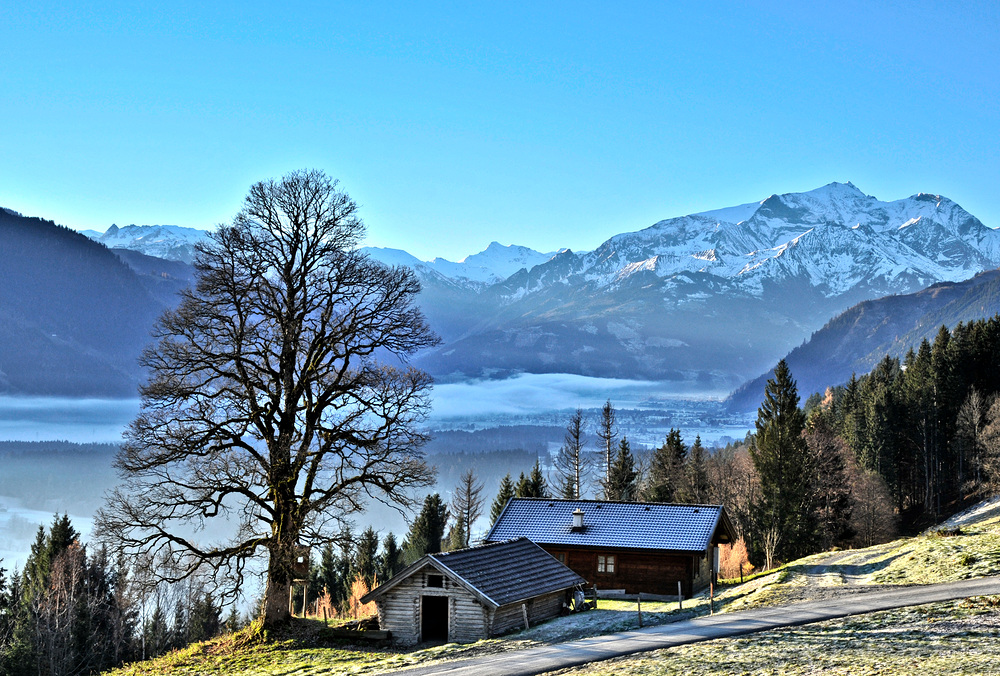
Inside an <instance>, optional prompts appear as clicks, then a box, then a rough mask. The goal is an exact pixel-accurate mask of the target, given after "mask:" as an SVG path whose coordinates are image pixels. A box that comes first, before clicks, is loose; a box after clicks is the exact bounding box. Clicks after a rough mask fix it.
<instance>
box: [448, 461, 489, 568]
mask: <svg viewBox="0 0 1000 676" xmlns="http://www.w3.org/2000/svg"><path fill="white" fill-rule="evenodd" d="M483 502H484V501H483V484H482V482H480V481H479V480H478V479H477V478H476V473H475V472H473V471H472V470H471V469H470V470H468V471H466V472H464V473H463V474H462V477H461V479H459V482H458V486H456V487H455V492H454V496H453V497H452V500H451V516H452V518H453V520H454V524H455V525H454V530H455V532H454V537H453V538H449V539H451V540H452V549H462V548H463V547H468V546H469V542H470V539H471V538H472V526H473V525H474V524H475V523H476V519H478V518H479V517H480V515H481V514H482V513H483Z"/></svg>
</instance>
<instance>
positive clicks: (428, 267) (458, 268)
mask: <svg viewBox="0 0 1000 676" xmlns="http://www.w3.org/2000/svg"><path fill="white" fill-rule="evenodd" d="M362 251H363V252H365V253H367V254H368V255H369V256H370V257H372V258H373V259H375V260H378V261H381V262H383V263H385V264H387V265H406V266H408V267H410V268H413V269H414V270H416V271H417V272H418V273H420V274H421V275H422V276H424V277H428V276H432V275H435V274H437V275H440V276H441V277H443V278H445V279H449V280H452V281H455V282H459V283H464V284H465V285H467V286H469V287H470V288H474V289H477V290H478V289H482V288H484V287H486V286H488V285H490V284H496V283H498V282H502V281H503V280H505V279H507V278H508V277H510V276H511V275H512V274H514V273H515V272H517V271H518V270H521V269H531V268H533V267H535V266H536V265H540V264H541V263H544V262H545V261H547V260H549V259H550V258H552V257H553V256H554V255H555V253H539V252H538V251H535V250H534V249H529V248H528V247H524V246H517V245H510V246H504V245H503V244H500V243H499V242H491V243H490V245H489V246H488V247H486V249H485V250H484V251H480V252H479V253H477V254H472V255H471V256H466V257H465V258H463V259H462V260H460V261H458V262H452V261H449V260H446V259H444V258H435V259H434V260H432V261H421V260H419V259H418V258H416V257H415V256H412V255H410V254H408V253H407V252H405V251H402V250H400V249H384V248H379V247H364V248H363V249H362Z"/></svg>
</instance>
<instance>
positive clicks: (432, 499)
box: [404, 493, 448, 563]
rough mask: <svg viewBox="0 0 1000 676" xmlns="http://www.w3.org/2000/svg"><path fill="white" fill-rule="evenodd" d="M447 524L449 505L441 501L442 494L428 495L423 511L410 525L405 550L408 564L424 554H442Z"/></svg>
mask: <svg viewBox="0 0 1000 676" xmlns="http://www.w3.org/2000/svg"><path fill="white" fill-rule="evenodd" d="M447 524H448V505H447V504H445V503H444V502H443V501H442V500H441V496H440V494H438V493H434V494H432V495H428V496H427V497H426V498H425V499H424V506H423V509H421V510H420V514H419V515H417V518H416V519H414V521H413V523H412V524H410V532H409V534H408V535H407V536H406V546H405V548H404V550H405V552H406V554H405V556H406V561H407V563H413V562H414V561H416V560H417V559H419V558H420V557H421V556H423V555H424V554H436V553H437V552H440V551H441V541H442V540H443V539H444V533H445V527H446V526H447Z"/></svg>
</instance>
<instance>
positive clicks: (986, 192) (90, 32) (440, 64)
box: [0, 0, 1000, 260]
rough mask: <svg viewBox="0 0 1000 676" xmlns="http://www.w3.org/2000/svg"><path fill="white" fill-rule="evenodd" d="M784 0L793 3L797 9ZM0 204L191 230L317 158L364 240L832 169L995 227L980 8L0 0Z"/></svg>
mask: <svg viewBox="0 0 1000 676" xmlns="http://www.w3.org/2000/svg"><path fill="white" fill-rule="evenodd" d="M804 5H810V7H805V6H804ZM0 18H2V21H0V86H2V88H3V92H4V95H3V97H2V99H0V139H2V144H3V145H2V148H3V153H2V157H3V159H2V161H0V205H3V206H7V207H9V208H13V209H16V210H18V211H21V212H23V213H26V214H30V215H38V216H43V217H45V218H49V219H52V220H55V221H56V222H58V223H62V224H65V225H69V226H71V227H75V228H78V229H84V228H94V229H97V230H104V229H106V228H107V227H108V226H109V225H110V224H111V223H117V224H119V225H124V224H128V223H138V224H150V223H172V224H178V225H184V226H190V227H211V226H213V225H215V224H217V223H220V222H226V221H229V220H230V219H231V218H232V216H233V214H235V212H236V211H237V210H238V208H239V204H240V201H241V200H242V198H243V196H244V195H245V194H246V191H247V188H248V187H249V186H250V184H251V183H253V182H254V181H256V180H260V179H263V178H268V177H273V176H280V175H281V174H282V173H285V172H287V171H289V170H292V169H297V168H302V167H317V168H322V169H324V170H325V171H327V172H328V173H329V174H331V175H333V176H336V177H338V178H340V179H341V182H342V185H343V187H344V188H346V189H347V191H348V192H349V193H350V194H351V195H352V196H353V197H354V198H355V199H356V200H357V201H358V202H359V203H360V204H361V205H362V214H363V216H364V217H365V220H366V222H367V224H368V228H369V243H371V244H374V245H378V246H393V247H397V248H402V249H406V250H408V251H410V252H411V253H413V254H414V255H417V256H418V257H421V258H430V257H433V256H435V255H439V256H443V257H446V258H450V259H452V260H454V259H458V258H461V257H463V256H465V255H467V254H470V253H474V252H476V251H479V250H481V249H483V248H485V247H486V245H487V244H489V242H490V241H492V240H498V241H500V242H502V243H504V244H511V243H516V244H523V245H526V246H530V247H532V248H535V249H538V250H543V251H548V250H554V249H557V248H560V247H564V246H568V247H571V248H574V249H578V250H580V249H590V248H593V247H595V246H597V245H598V244H599V243H600V242H602V241H603V240H604V239H606V238H607V237H608V236H610V235H612V234H615V233H617V232H622V231H626V230H635V229H639V228H642V227H645V226H647V225H650V224H651V223H653V222H655V221H657V220H659V219H661V218H666V217H670V216H677V215H682V214H685V213H691V212H694V211H702V210H706V209H712V208H717V207H722V206H729V205H733V204H739V203H744V202H749V201H754V200H759V199H763V198H764V197H766V196H768V195H769V194H771V193H774V192H779V193H780V192H794V191H801V190H808V189H811V188H815V187H818V186H820V185H823V184H825V183H829V182H830V181H847V180H850V181H853V182H854V183H855V184H856V185H857V186H858V187H859V188H861V189H862V190H863V191H865V192H867V193H869V194H873V195H875V196H876V197H878V198H879V199H899V198H902V197H906V196H908V195H910V194H913V193H916V192H936V193H941V194H944V195H947V196H949V197H951V198H952V199H954V200H956V201H957V202H958V203H959V204H961V205H962V206H964V207H965V208H966V209H968V210H969V211H971V212H972V213H973V214H975V215H977V216H979V218H981V219H982V220H983V221H984V222H985V223H986V224H987V225H990V226H993V227H996V226H1000V192H998V190H997V188H998V184H1000V104H998V102H1000V39H998V36H1000V3H996V2H995V0H991V1H987V2H961V3H959V2H955V3H945V2H937V3H930V2H920V1H913V2H885V3H872V2H853V1H850V0H842V1H839V2H836V3H798V2H796V3H787V4H782V3H777V2H768V3H753V2H741V3H724V2H701V3H669V2H657V3H654V2H649V3H624V2H616V3H588V2H566V3H557V2H546V3H481V4H480V3H433V4H429V3H426V4H425V3H413V2H407V3H382V2H367V3H359V2H354V3H345V4H340V3H335V2H317V3H304V2H287V3H283V4H278V3H259V2H247V1H243V0H241V1H240V2H226V1H224V0H223V1H218V2H213V3H205V2H184V1H181V2H174V3H142V2H138V3H137V2H128V3H126V2H100V3H87V4H84V3H73V2H62V3H52V2H47V1H46V0H40V1H39V0H33V1H32V2H30V3H24V2H20V3H14V2H12V1H10V0H0Z"/></svg>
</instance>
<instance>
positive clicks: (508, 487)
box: [490, 472, 515, 526]
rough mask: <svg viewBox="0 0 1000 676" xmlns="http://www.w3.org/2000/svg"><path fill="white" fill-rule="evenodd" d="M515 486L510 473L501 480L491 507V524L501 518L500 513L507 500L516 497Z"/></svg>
mask: <svg viewBox="0 0 1000 676" xmlns="http://www.w3.org/2000/svg"><path fill="white" fill-rule="evenodd" d="M514 493H515V488H514V481H513V480H512V479H511V478H510V473H509V472H508V473H507V475H506V476H505V477H504V478H503V479H501V480H500V490H499V491H498V492H497V496H496V498H494V499H493V505H492V506H491V507H490V526H492V525H493V524H495V523H496V522H497V519H499V518H500V513H501V512H502V511H503V508H504V507H505V506H506V505H507V501H508V500H510V499H511V498H512V497H514Z"/></svg>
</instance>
